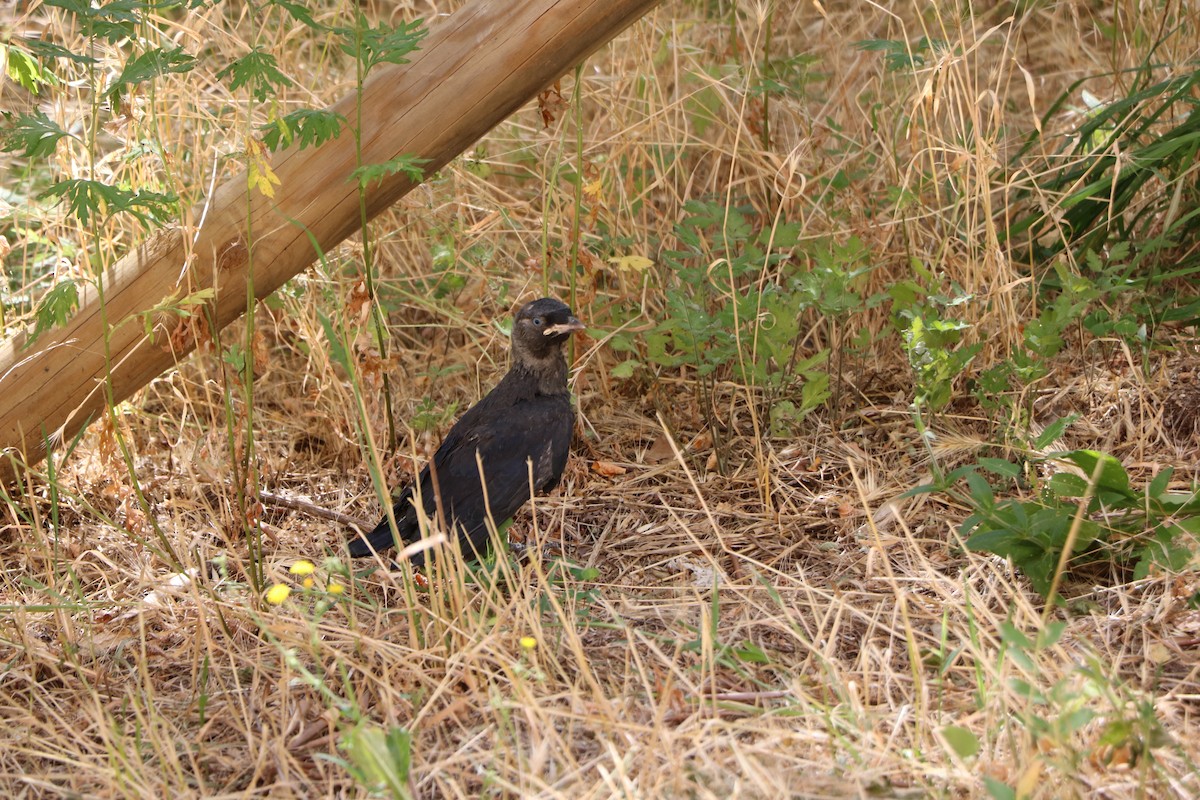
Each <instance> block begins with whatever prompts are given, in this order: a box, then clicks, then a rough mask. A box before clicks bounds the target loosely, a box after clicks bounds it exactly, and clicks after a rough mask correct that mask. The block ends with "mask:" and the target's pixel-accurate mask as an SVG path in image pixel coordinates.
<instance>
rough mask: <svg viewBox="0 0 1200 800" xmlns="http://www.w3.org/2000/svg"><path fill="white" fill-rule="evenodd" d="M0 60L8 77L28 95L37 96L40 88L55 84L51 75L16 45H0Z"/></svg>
mask: <svg viewBox="0 0 1200 800" xmlns="http://www.w3.org/2000/svg"><path fill="white" fill-rule="evenodd" d="M0 60H3V61H4V62H5V72H7V73H8V77H10V78H12V79H13V80H14V81H16V82H17V83H19V84H21V86H22V87H23V88H24V89H25V91H27V92H29V93H30V94H37V93H38V92H39V91H40V90H41V87H43V86H47V85H51V84H53V83H55V78H54V75H53V73H50V72H47V71H46V70H45V69H43V68H42V65H41V63H40V62H39V61H38V60H37V59H36V58H34V57H33V56H32V55H31V54H30V53H29V52H27V51H25V50H23V49H21V48H20V47H17V46H16V45H11V44H9V45H4V44H0Z"/></svg>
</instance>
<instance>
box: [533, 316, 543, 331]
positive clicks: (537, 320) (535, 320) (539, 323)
mask: <svg viewBox="0 0 1200 800" xmlns="http://www.w3.org/2000/svg"><path fill="white" fill-rule="evenodd" d="M533 324H534V325H537V326H538V327H539V328H540V327H542V318H541V317H534V318H533Z"/></svg>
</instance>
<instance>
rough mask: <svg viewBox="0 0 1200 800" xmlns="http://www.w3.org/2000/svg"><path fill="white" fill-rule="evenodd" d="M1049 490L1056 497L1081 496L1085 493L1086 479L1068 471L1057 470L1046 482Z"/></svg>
mask: <svg viewBox="0 0 1200 800" xmlns="http://www.w3.org/2000/svg"><path fill="white" fill-rule="evenodd" d="M1047 485H1048V486H1049V487H1050V491H1052V492H1054V494H1055V495H1057V496H1058V497H1083V496H1084V495H1085V494H1087V487H1088V484H1087V481H1085V480H1084V479H1083V478H1081V477H1079V476H1078V475H1073V474H1071V473H1070V472H1059V473H1057V474H1056V475H1053V476H1051V478H1050V480H1049V482H1048V484H1047Z"/></svg>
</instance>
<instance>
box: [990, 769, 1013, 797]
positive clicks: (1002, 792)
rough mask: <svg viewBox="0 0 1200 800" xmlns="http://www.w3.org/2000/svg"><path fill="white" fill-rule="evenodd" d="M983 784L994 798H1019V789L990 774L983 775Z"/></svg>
mask: <svg viewBox="0 0 1200 800" xmlns="http://www.w3.org/2000/svg"><path fill="white" fill-rule="evenodd" d="M983 786H984V788H985V789H987V793H988V796H989V797H991V798H992V800H1017V790H1016V789H1014V788H1012V787H1011V786H1009V785H1008V784H1007V783H1004V782H1003V781H1001V780H998V779H996V778H993V777H991V776H989V775H984V776H983Z"/></svg>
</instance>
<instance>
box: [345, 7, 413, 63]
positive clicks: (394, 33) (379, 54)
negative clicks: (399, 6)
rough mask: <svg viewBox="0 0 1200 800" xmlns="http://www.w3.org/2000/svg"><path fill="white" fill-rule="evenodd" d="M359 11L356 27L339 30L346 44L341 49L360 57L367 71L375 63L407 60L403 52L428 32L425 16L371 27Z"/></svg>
mask: <svg viewBox="0 0 1200 800" xmlns="http://www.w3.org/2000/svg"><path fill="white" fill-rule="evenodd" d="M365 19H366V18H365V17H364V16H362V15H361V14H360V15H359V28H358V30H357V31H355V30H353V29H349V30H344V31H341V33H342V35H343V38H344V40H345V44H343V45H342V50H343V51H344V52H345V53H346V54H347V55H349V56H350V57H351V58H355V59H360V60H361V61H362V64H363V66H365V67H366V70H367V72H370V71H371V69H372V68H374V67H375V66H376V65H378V64H383V63H387V64H407V63H408V59H407V58H406V56H407V55H408V54H409V53H411V52H413V51H414V50H416V49H417V47H418V45H419V44H420V42H421V40H422V39H424V38H425V36H426V35H427V34H428V33H429V31H428V29H426V28H425V27H424V25H425V21H424V20H420V19H417V20H413V21H412V22H410V23H403V22H402V23H400V25H398V26H396V27H392V26H390V25H380V26H378V27H375V28H372V27H369V26H367V25H366V24H365Z"/></svg>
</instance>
